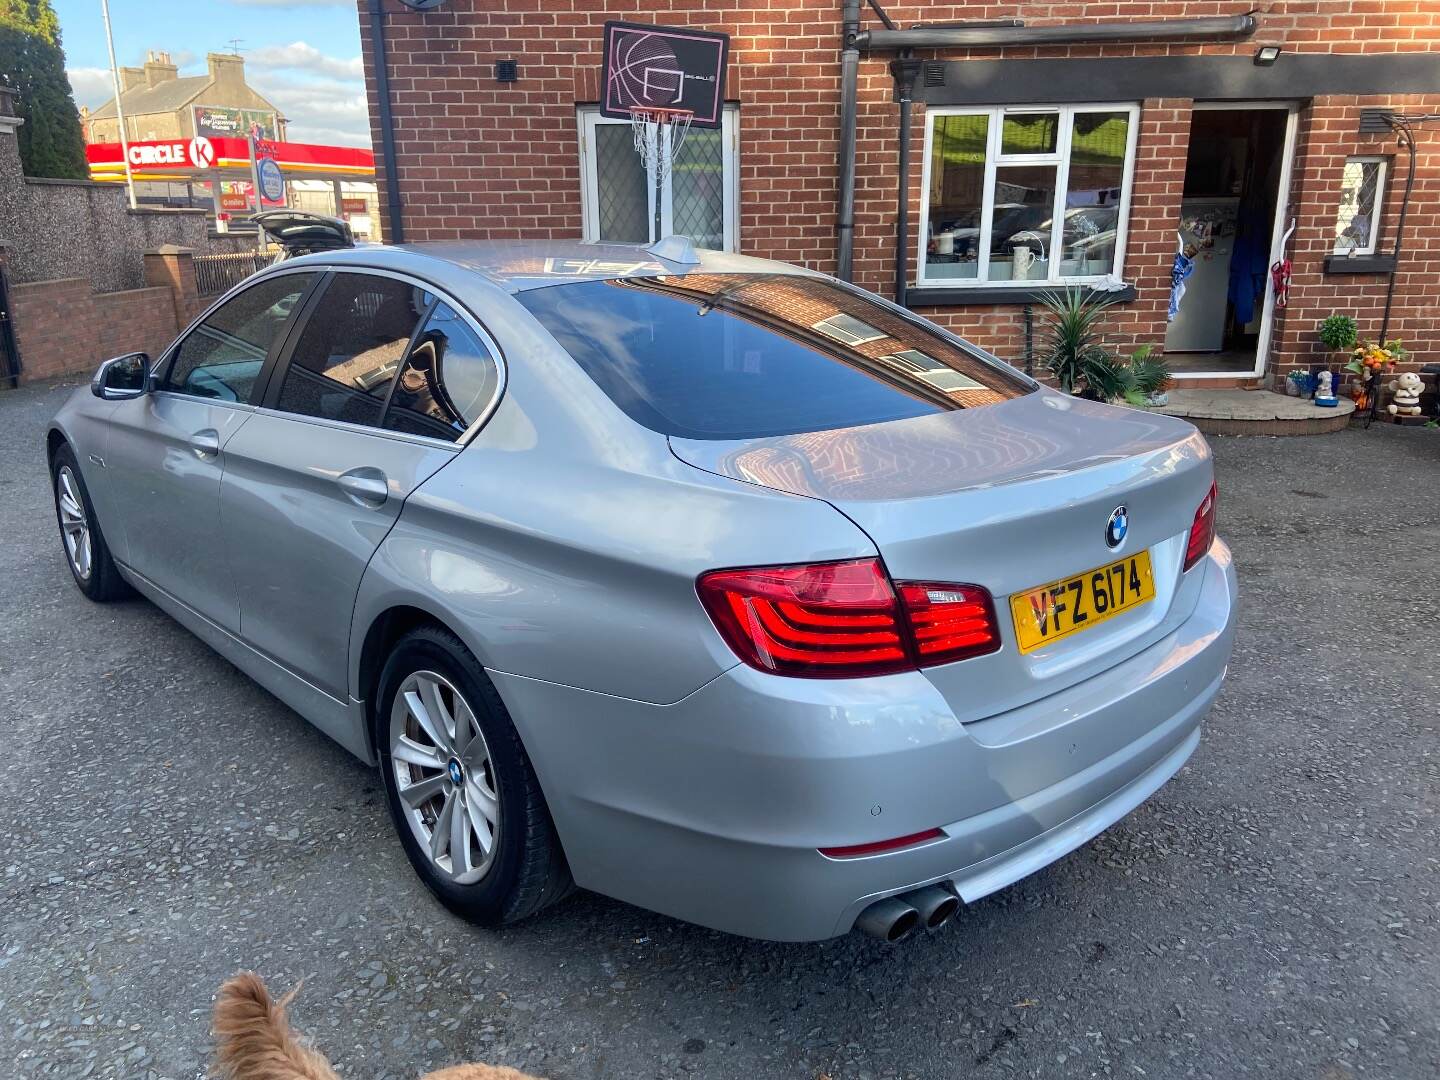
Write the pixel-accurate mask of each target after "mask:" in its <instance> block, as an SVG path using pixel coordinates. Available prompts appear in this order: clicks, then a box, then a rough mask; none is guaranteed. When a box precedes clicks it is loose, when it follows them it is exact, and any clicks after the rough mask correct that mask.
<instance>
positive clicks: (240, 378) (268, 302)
mask: <svg viewBox="0 0 1440 1080" xmlns="http://www.w3.org/2000/svg"><path fill="white" fill-rule="evenodd" d="M314 280H315V275H314V274H279V275H277V276H275V277H271V278H266V279H265V280H263V281H260V282H257V283H256V284H254V285H252V286H250V288H248V289H246V290H245V291H244V292H242V293H240V294H239V295H238V296H235V297H232V298H231V299H229V300H227V301H225V303H223V304H221V305H220V306H219V307H218V308H216V309H215V310H214V311H213V312H211V313H210V315H208V316H207V317H206V319H205V321H204V322H202V323H201V324H200V325H199V326H197V327H195V329H193V330H191V331H190V333H189V334H187V335H186V336H185V339H184V340H183V341H181V342H180V345H179V346H178V347H177V348H176V350H175V356H174V358H173V359H172V360H171V362H170V370H169V371H167V372H166V373H165V381H164V383H163V385H162V389H165V390H171V391H174V392H175V393H178V394H190V395H192V396H194V397H205V398H215V399H216V400H218V401H243V402H248V401H249V400H250V395H251V392H252V391H253V390H254V388H255V380H256V379H257V378H258V377H259V375H260V369H261V368H262V367H264V366H265V358H266V356H268V355H269V353H270V350H271V348H272V347H273V346H274V345H275V344H276V342H277V341H278V340H279V338H280V334H281V332H282V331H283V330H284V329H285V327H286V325H287V324H288V323H289V321H290V316H291V315H292V314H293V313H294V311H295V306H296V305H297V304H298V303H299V302H300V298H301V297H302V296H304V295H305V291H306V290H307V289H309V288H310V284H311V282H313V281H314Z"/></svg>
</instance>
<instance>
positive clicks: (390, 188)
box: [370, 0, 405, 244]
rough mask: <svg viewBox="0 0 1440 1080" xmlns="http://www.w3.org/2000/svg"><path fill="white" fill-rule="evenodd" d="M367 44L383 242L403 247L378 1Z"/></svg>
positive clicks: (382, 19) (382, 12)
mask: <svg viewBox="0 0 1440 1080" xmlns="http://www.w3.org/2000/svg"><path fill="white" fill-rule="evenodd" d="M370 41H371V43H372V44H373V45H374V54H375V55H374V63H375V96H376V97H377V98H378V99H379V101H380V155H381V157H383V158H384V159H385V161H384V165H385V240H386V242H387V243H391V244H403V243H404V242H405V226H404V224H403V222H402V221H401V219H400V170H399V169H398V168H397V167H396V165H395V120H394V117H393V116H391V113H390V64H389V60H388V58H387V57H386V55H385V9H384V8H383V7H382V6H381V0H370Z"/></svg>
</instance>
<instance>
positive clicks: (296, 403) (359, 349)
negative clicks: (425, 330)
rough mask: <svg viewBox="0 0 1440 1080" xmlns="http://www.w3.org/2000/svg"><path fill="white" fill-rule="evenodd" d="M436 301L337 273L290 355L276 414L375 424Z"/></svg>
mask: <svg viewBox="0 0 1440 1080" xmlns="http://www.w3.org/2000/svg"><path fill="white" fill-rule="evenodd" d="M433 299H434V297H432V296H431V295H430V294H429V293H427V292H426V291H425V290H424V289H422V288H420V287H419V286H417V285H411V284H408V283H406V282H403V281H397V280H395V279H394V278H388V277H380V276H378V275H374V274H336V275H335V277H334V279H333V280H331V282H330V284H329V285H327V286H326V288H325V294H324V295H323V296H322V297H320V301H319V303H318V304H317V305H316V307H315V310H314V312H313V313H312V314H311V315H310V318H309V319H308V320H307V321H306V323H305V329H304V331H303V332H302V333H301V335H300V340H299V341H298V342H297V343H296V345H295V349H294V351H293V352H292V353H291V356H290V363H289V366H288V367H287V368H286V371H285V381H284V382H283V383H282V384H281V386H280V395H279V397H278V398H277V399H276V401H275V407H276V408H277V409H283V410H284V411H285V412H292V413H299V414H301V415H302V416H318V417H322V418H324V419H326V420H343V421H345V422H347V423H351V424H367V425H370V426H372V427H378V426H379V424H380V414H381V412H382V410H383V409H384V408H385V399H386V397H387V396H388V394H389V392H390V384H391V383H392V382H393V381H394V379H395V375H396V373H397V372H399V370H400V361H401V360H402V359H403V358H404V356H405V349H406V347H407V346H408V345H409V344H410V338H411V337H412V336H413V335H414V333H415V328H416V327H417V326H418V325H419V323H420V319H421V318H422V317H423V315H424V313H425V311H426V309H427V308H428V307H429V306H430V304H431V302H432V301H433Z"/></svg>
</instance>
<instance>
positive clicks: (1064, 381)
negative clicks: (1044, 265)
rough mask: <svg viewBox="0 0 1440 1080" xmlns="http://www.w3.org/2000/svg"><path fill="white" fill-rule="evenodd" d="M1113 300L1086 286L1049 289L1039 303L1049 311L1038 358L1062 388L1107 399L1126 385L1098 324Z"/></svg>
mask: <svg viewBox="0 0 1440 1080" xmlns="http://www.w3.org/2000/svg"><path fill="white" fill-rule="evenodd" d="M1112 302H1113V301H1112V300H1111V299H1110V298H1109V297H1108V296H1099V297H1097V296H1094V295H1092V294H1091V293H1090V291H1089V290H1088V289H1078V288H1070V289H1065V290H1063V291H1057V292H1053V293H1049V294H1047V295H1045V296H1042V297H1041V298H1040V303H1041V304H1043V305H1044V307H1045V309H1046V310H1047V311H1048V312H1049V313H1050V319H1049V322H1048V324H1047V325H1046V327H1045V330H1044V336H1043V337H1042V339H1041V348H1042V351H1041V359H1042V361H1043V363H1044V364H1045V366H1046V367H1048V368H1049V369H1050V374H1052V375H1054V376H1055V381H1056V383H1058V384H1059V386H1060V389H1061V391H1062V392H1064V393H1066V394H1075V395H1078V396H1083V397H1087V398H1090V399H1092V400H1095V401H1109V400H1111V399H1112V398H1116V397H1122V396H1124V394H1125V391H1126V389H1127V388H1128V383H1127V380H1126V377H1125V375H1124V373H1123V371H1122V368H1123V365H1121V364H1120V363H1119V361H1118V360H1117V359H1116V357H1115V354H1114V353H1113V352H1111V351H1110V349H1109V348H1107V347H1106V345H1105V343H1104V340H1103V335H1102V334H1101V331H1100V324H1101V321H1102V320H1103V318H1104V316H1105V309H1106V308H1108V307H1109V306H1110V304H1111V303H1112Z"/></svg>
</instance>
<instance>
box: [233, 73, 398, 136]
mask: <svg viewBox="0 0 1440 1080" xmlns="http://www.w3.org/2000/svg"><path fill="white" fill-rule="evenodd" d="M250 82H251V85H252V86H254V87H255V89H256V90H258V91H259V92H260V93H261V94H263V95H265V97H267V98H269V99H270V100H271V101H273V102H274V103H275V105H276V107H277V108H278V109H279V110H280V113H281V115H282V116H284V117H285V118H286V119H287V120H288V121H289V135H290V138H292V139H294V140H295V141H296V142H314V143H338V144H340V145H345V146H365V147H368V146H369V145H370V110H369V107H368V105H367V104H366V101H365V84H364V83H363V82H362V81H360V80H354V81H351V80H342V79H327V78H296V77H295V76H293V75H286V74H280V73H274V72H266V73H260V72H256V74H255V75H254V77H253V78H252V79H251V80H250Z"/></svg>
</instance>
